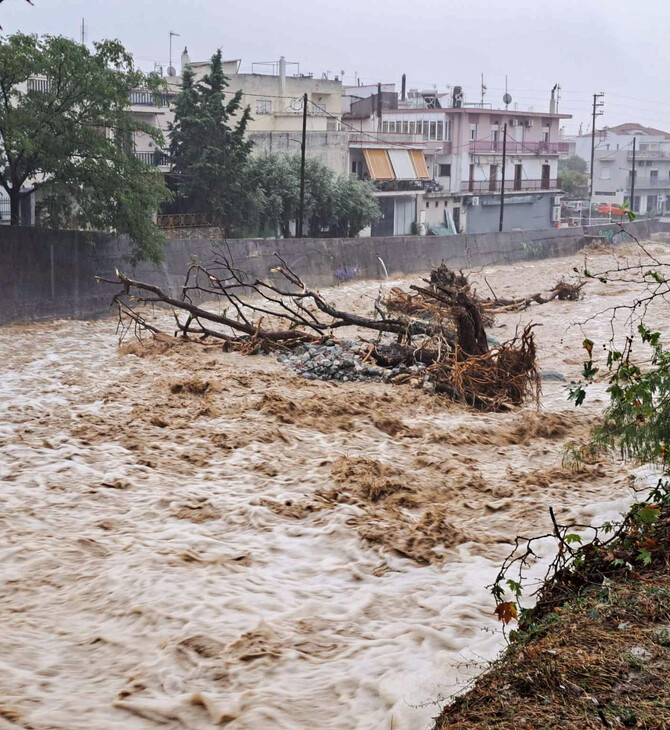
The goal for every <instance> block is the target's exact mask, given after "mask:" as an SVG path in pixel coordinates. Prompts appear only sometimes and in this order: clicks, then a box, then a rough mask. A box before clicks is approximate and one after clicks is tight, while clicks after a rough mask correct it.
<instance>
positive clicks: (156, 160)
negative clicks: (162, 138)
mask: <svg viewBox="0 0 670 730" xmlns="http://www.w3.org/2000/svg"><path fill="white" fill-rule="evenodd" d="M133 154H134V155H135V157H137V159H138V160H140V161H141V162H143V163H144V164H145V165H151V166H152V167H160V166H161V165H169V164H170V158H169V157H168V156H167V155H166V154H165V152H161V151H160V150H155V151H154V152H133Z"/></svg>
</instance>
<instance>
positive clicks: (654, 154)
mask: <svg viewBox="0 0 670 730" xmlns="http://www.w3.org/2000/svg"><path fill="white" fill-rule="evenodd" d="M627 157H628V159H629V160H632V159H633V153H632V152H629V153H628V155H627ZM635 159H636V160H670V150H644V152H643V151H641V150H636V152H635Z"/></svg>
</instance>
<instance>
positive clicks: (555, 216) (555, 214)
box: [551, 205, 561, 223]
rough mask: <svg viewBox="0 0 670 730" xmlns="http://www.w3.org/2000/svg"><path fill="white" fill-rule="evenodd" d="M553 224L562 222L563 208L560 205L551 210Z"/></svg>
mask: <svg viewBox="0 0 670 730" xmlns="http://www.w3.org/2000/svg"><path fill="white" fill-rule="evenodd" d="M551 222H552V223H560V222H561V206H560V205H555V206H553V208H552V209H551Z"/></svg>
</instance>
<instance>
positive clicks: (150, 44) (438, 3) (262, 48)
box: [0, 0, 670, 132]
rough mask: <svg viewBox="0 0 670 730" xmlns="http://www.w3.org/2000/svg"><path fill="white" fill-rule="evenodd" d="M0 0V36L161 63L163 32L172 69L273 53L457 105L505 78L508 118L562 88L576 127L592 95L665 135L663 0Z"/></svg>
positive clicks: (668, 47)
mask: <svg viewBox="0 0 670 730" xmlns="http://www.w3.org/2000/svg"><path fill="white" fill-rule="evenodd" d="M34 3H35V4H34V5H33V6H30V5H28V4H27V3H26V2H24V0H5V2H3V3H2V4H1V5H0V24H1V25H2V26H3V29H4V33H5V34H8V33H13V32H15V31H17V30H20V31H23V32H26V33H52V34H62V35H66V36H70V37H75V38H78V37H79V32H80V30H79V29H80V24H81V18H82V17H85V19H86V26H87V39H88V40H89V41H94V40H100V39H103V38H119V39H120V40H121V41H122V42H123V43H124V44H125V45H126V47H127V48H128V49H129V50H130V51H131V52H132V53H133V54H135V56H136V59H137V62H138V65H140V66H141V67H143V68H145V69H151V68H153V62H154V61H156V62H158V63H160V64H163V66H164V67H167V62H168V33H169V31H170V30H173V31H175V32H178V33H180V34H181V37H179V38H175V39H174V53H173V55H174V58H175V59H176V60H175V61H174V62H173V63H174V65H175V66H178V60H179V55H180V53H181V51H182V49H183V46H184V45H187V46H188V49H189V53H190V55H191V59H192V60H203V59H205V58H208V57H209V56H211V54H212V53H213V52H214V51H215V50H216V48H217V47H219V46H220V47H221V48H222V50H223V54H224V57H225V58H241V59H242V66H243V69H244V70H250V67H251V62H252V61H270V60H276V59H278V58H279V56H280V55H284V56H286V58H287V60H289V61H299V62H300V70H301V71H303V72H307V71H312V72H314V73H315V75H316V74H321V73H322V72H324V71H330V72H331V74H336V73H339V72H340V71H341V70H344V71H345V81H346V82H347V83H352V84H353V83H354V74H358V76H359V77H360V78H361V79H362V80H363V82H376V81H396V82H399V80H400V75H401V74H402V73H403V72H405V73H406V74H407V78H408V87H409V88H415V87H427V88H430V87H432V86H433V85H435V84H436V85H437V86H438V88H440V89H443V88H444V87H445V86H447V85H454V84H460V85H462V86H463V87H464V88H465V90H466V100H468V101H478V100H479V84H480V74H481V73H483V74H484V80H485V83H486V85H487V87H488V94H487V96H486V101H488V102H493V103H494V105H499V103H500V102H501V98H502V94H503V93H504V87H505V74H507V76H508V84H509V91H510V93H511V94H512V96H513V97H514V101H515V102H518V104H519V108H520V109H528V108H529V107H530V106H533V107H534V110H535V111H541V110H547V109H548V103H549V102H548V100H549V94H550V89H551V87H552V86H553V85H554V83H556V82H559V83H560V84H561V86H562V89H563V92H562V102H561V109H560V110H561V111H563V112H565V113H569V114H573V115H574V118H573V119H572V120H569V121H568V122H567V123H566V126H567V128H568V131H569V132H576V131H577V130H578V128H579V123H580V122H583V123H584V127H583V129H584V131H586V130H587V129H588V128H590V126H589V125H590V110H591V101H592V96H591V95H592V94H593V93H594V92H596V91H604V92H605V94H606V96H605V112H606V114H605V116H604V117H603V118H601V120H599V122H598V126H600V125H601V124H608V125H614V124H618V123H620V122H625V121H635V122H640V123H642V124H647V125H649V126H656V127H661V128H665V129H667V130H669V131H670V95H669V94H668V89H669V88H670V84H669V82H670V41H669V38H670V33H669V31H670V8H669V5H668V0H637V1H636V2H634V3H630V2H624V1H623V0H512V1H510V2H506V3H504V4H503V3H499V2H496V1H495V0H460V1H459V2H456V1H454V0H283V2H282V1H278V0H254V1H253V2H249V1H248V0H190V1H189V2H180V3H176V2H157V0H117V2H115V3H112V2H109V0H106V1H104V2H103V1H101V0H69V1H67V2H63V0H34Z"/></svg>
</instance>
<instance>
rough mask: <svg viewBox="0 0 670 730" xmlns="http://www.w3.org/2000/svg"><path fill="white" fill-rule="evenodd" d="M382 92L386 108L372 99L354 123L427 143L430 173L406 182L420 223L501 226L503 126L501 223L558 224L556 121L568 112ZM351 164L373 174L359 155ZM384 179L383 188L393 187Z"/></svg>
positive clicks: (482, 228)
mask: <svg viewBox="0 0 670 730" xmlns="http://www.w3.org/2000/svg"><path fill="white" fill-rule="evenodd" d="M384 96H385V98H384V102H386V103H384V104H383V105H382V109H381V110H380V109H379V108H378V107H376V106H375V104H374V100H372V102H371V105H370V106H371V108H372V110H373V114H372V116H367V117H366V118H365V119H364V118H363V115H359V118H358V120H357V121H356V123H355V124H354V119H353V118H352V126H356V128H357V129H360V130H361V131H365V132H367V133H369V134H371V135H377V136H378V138H379V139H380V140H384V139H392V140H393V142H394V143H395V144H396V145H397V144H402V142H401V140H403V139H404V140H406V144H408V145H409V144H414V145H418V144H420V143H421V142H423V145H424V149H423V154H424V155H425V159H426V163H427V167H428V171H429V178H430V179H429V180H428V181H420V180H417V181H416V182H415V183H414V185H413V186H412V185H405V187H410V186H411V187H414V188H415V189H414V190H413V191H412V192H413V194H414V196H415V198H416V222H417V225H419V226H422V227H424V228H430V227H433V226H439V227H443V226H446V227H447V228H448V229H455V230H458V231H465V232H468V233H482V232H488V231H493V230H498V222H499V209H500V192H501V189H502V177H503V175H502V172H503V171H502V158H503V136H504V134H503V133H504V130H505V125H507V126H506V129H507V138H506V162H505V221H504V230H511V229H514V228H525V229H528V228H531V229H532V228H549V227H551V226H554V225H557V224H558V222H559V220H560V194H561V191H560V190H559V189H558V184H557V181H556V178H557V172H558V158H559V155H560V154H562V153H565V152H567V146H568V144H567V143H566V142H561V141H559V124H560V120H561V119H569V118H570V115H567V114H556V113H549V112H547V113H542V112H522V111H517V110H511V109H490V108H488V107H485V106H482V105H476V106H462V105H460V104H461V103H462V102H461V101H460V100H459V99H458V98H456V97H455V96H448V95H446V94H445V95H437V94H436V95H434V96H433V97H426V96H425V95H419V94H415V95H414V96H412V95H410V98H409V99H408V100H406V101H402V100H399V101H397V102H396V103H395V104H394V103H393V102H391V103H389V102H388V99H387V98H386V97H388V94H385V95H384ZM447 105H448V106H447ZM353 111H354V110H353V109H352V112H353ZM366 111H368V110H366ZM380 111H381V114H380ZM352 117H353V114H352ZM347 119H348V117H347V116H346V115H345V117H344V120H345V121H346V120H347ZM370 142H372V139H370ZM359 146H360V142H359ZM389 149H392V146H390V147H389ZM357 159H358V158H357ZM354 171H355V172H358V173H359V174H361V175H362V176H364V177H365V176H369V177H370V178H372V179H374V174H370V171H369V170H368V169H366V168H365V167H360V160H359V168H358V169H356V170H354ZM381 182H384V184H380V189H381V190H383V189H384V188H385V187H386V188H388V187H392V186H393V184H392V183H389V181H380V183H381ZM396 187H403V186H402V185H398V184H397V183H396ZM419 189H420V194H417V192H418V190H419Z"/></svg>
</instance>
